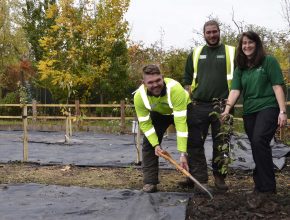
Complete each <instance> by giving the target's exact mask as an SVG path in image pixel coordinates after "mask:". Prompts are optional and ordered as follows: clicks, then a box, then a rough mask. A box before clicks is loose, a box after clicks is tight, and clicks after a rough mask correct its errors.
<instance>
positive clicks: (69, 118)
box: [68, 108, 72, 137]
mask: <svg viewBox="0 0 290 220" xmlns="http://www.w3.org/2000/svg"><path fill="white" fill-rule="evenodd" d="M71 120H72V119H71V112H70V108H69V110H68V127H69V136H70V137H71V136H72V123H71Z"/></svg>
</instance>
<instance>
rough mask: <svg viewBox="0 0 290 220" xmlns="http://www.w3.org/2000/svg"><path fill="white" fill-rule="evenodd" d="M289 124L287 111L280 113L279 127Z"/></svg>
mask: <svg viewBox="0 0 290 220" xmlns="http://www.w3.org/2000/svg"><path fill="white" fill-rule="evenodd" d="M286 124H287V115H286V114H285V113H280V114H279V116H278V125H279V127H280V128H281V127H283V126H285V125H286Z"/></svg>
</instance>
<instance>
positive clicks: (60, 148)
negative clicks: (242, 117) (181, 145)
mask: <svg viewBox="0 0 290 220" xmlns="http://www.w3.org/2000/svg"><path fill="white" fill-rule="evenodd" d="M22 138H23V134H22V132H21V131H0V139H1V142H0V163H9V162H11V161H22V159H23V144H22ZM271 144H272V151H273V161H274V164H275V166H276V168H277V169H282V167H283V166H284V164H285V155H286V154H287V153H288V152H290V148H289V147H288V146H285V145H282V144H278V143H275V142H272V143H271ZM231 145H232V150H231V155H232V156H233V158H234V162H233V163H232V164H231V168H232V169H237V170H249V171H250V170H251V169H253V167H254V162H253V159H252V155H251V149H250V145H249V141H248V139H247V138H246V136H245V135H239V136H233V137H232V140H231ZM162 146H163V148H164V149H166V151H168V152H169V153H170V154H171V155H172V158H174V159H175V160H177V161H178V159H179V154H178V152H177V150H176V138H175V135H173V134H172V135H171V136H170V137H165V138H164V140H163V142H162ZM28 149H29V150H28V162H30V163H37V164H43V165H55V164H56V165H59V164H62V165H67V164H70V165H75V166H96V167H97V166H101V167H132V166H136V167H139V168H140V166H139V164H135V165H132V164H134V162H135V161H136V155H137V153H136V148H135V142H134V137H133V135H129V134H125V135H114V134H97V133H87V132H83V133H81V132H80V133H75V134H74V135H73V136H72V137H71V138H70V140H69V142H65V138H64V133H61V132H35V131H33V132H29V142H28ZM205 153H206V157H207V162H208V166H209V168H210V166H211V154H212V141H211V137H210V135H209V137H208V139H207V140H206V143H205ZM160 167H161V169H174V168H173V167H172V166H171V165H170V164H169V163H168V162H166V161H165V160H163V159H160ZM192 198H195V196H193V194H191V193H177V192H176V193H175V192H157V193H153V194H147V193H143V192H142V191H140V190H118V189H115V190H104V189H91V188H87V187H76V186H71V187H64V186H55V185H41V184H8V185H6V184H1V185H0V213H1V217H0V219H15V220H16V219H17V220H18V219H21V220H26V219H27V220H28V219H29V220H31V219H58V220H64V219H68V220H74V219H75V220H81V219H84V220H90V219H97V220H110V219H112V220H115V219H121V220H122V219H124V220H139V219H140V220H143V219H148V220H151V219H152V220H159V219H162V220H168V219H174V220H176V219H190V216H192V215H193V213H192V212H195V213H201V215H200V217H202V216H203V214H204V216H207V217H208V216H209V215H208V214H206V213H211V212H213V213H214V210H215V209H216V208H218V207H215V206H214V205H212V204H213V203H212V202H211V201H210V199H209V198H208V196H207V195H205V196H204V197H200V199H197V200H196V199H194V200H193V199H192ZM218 198H219V197H218V196H217V197H216V195H215V194H214V199H213V200H216V199H218ZM237 198H238V197H237ZM220 200H221V201H224V200H225V201H228V200H227V199H222V198H221V199H220ZM203 204H205V205H203ZM224 205H225V207H226V204H224ZM232 209H233V210H235V207H232ZM240 214H243V212H241V213H240Z"/></svg>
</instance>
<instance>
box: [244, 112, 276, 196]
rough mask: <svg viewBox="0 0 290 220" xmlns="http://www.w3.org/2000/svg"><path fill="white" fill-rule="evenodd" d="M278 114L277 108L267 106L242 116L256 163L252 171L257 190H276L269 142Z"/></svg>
mask: <svg viewBox="0 0 290 220" xmlns="http://www.w3.org/2000/svg"><path fill="white" fill-rule="evenodd" d="M278 115H279V109H278V108H267V109H264V110H262V111H259V112H256V113H253V114H250V115H245V116H243V118H244V127H245V130H246V133H247V135H248V137H249V140H250V142H251V148H252V154H253V159H254V162H255V164H256V166H255V169H254V171H253V179H254V183H255V190H257V191H259V192H275V191H276V180H275V173H274V164H273V160H272V149H271V147H270V142H271V140H272V138H273V137H274V135H275V132H276V129H277V119H278Z"/></svg>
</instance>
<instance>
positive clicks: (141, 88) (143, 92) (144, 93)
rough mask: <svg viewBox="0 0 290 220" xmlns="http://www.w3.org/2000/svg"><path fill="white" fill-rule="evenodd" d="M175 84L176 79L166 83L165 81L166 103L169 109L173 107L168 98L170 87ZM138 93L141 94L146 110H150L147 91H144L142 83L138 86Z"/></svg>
mask: <svg viewBox="0 0 290 220" xmlns="http://www.w3.org/2000/svg"><path fill="white" fill-rule="evenodd" d="M176 84H177V81H175V80H171V81H169V82H168V83H166V91H167V96H168V99H167V101H168V105H169V107H170V108H171V109H172V108H173V105H172V102H171V99H170V92H171V88H172V87H173V86H175V85H176ZM140 95H141V98H142V101H143V103H144V105H145V108H147V109H148V110H151V106H150V103H149V99H148V97H147V93H146V89H145V86H144V84H143V85H141V86H140Z"/></svg>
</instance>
